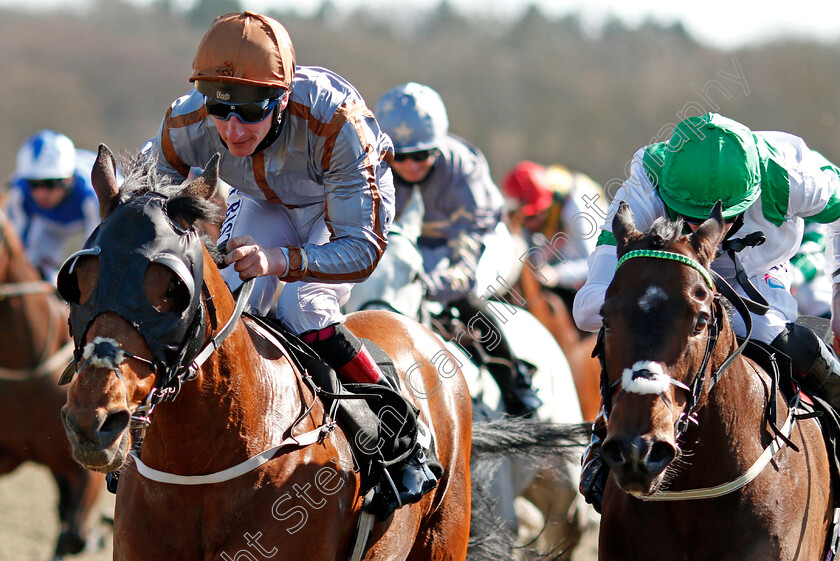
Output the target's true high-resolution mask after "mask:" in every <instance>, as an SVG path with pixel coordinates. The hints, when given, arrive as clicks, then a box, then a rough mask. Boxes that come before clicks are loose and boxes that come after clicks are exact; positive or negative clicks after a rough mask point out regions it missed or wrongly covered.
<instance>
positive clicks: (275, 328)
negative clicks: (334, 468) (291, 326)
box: [243, 313, 431, 502]
mask: <svg viewBox="0 0 840 561" xmlns="http://www.w3.org/2000/svg"><path fill="white" fill-rule="evenodd" d="M243 315H245V316H247V317H249V318H250V319H252V320H253V321H255V322H256V323H258V324H259V325H260V326H261V327H263V328H264V329H266V330H267V331H269V332H270V333H271V334H272V335H274V336H275V337H277V339H278V340H279V341H281V342H282V343H283V345H284V346H285V347H286V349H287V350H288V351H289V354H290V355H291V357H292V360H293V361H294V362H295V363H296V366H297V367H298V369H299V370H300V372H301V373H302V374H303V377H304V380H305V381H307V382H308V383H310V386H312V389H313V391H314V392H315V394H316V395H317V396H318V397H319V398H320V399H321V401H322V402H323V404H324V414H325V416H326V417H327V418H326V419H325V420H324V421H325V423H327V424H329V423H331V422H332V420H333V419H334V420H335V421H336V423H337V424H338V426H340V427H341V429H342V430H343V431H344V433H345V435H346V436H347V442H348V444H349V446H350V452H351V454H352V456H353V460H354V466H353V470H354V471H356V472H358V473H359V474H360V476H361V480H362V493H363V494H365V495H366V496H367V497H368V498H371V499H372V493H369V491H371V490H373V489H374V488H375V487H376V486H377V485H378V484H379V482H380V480H381V479H382V476H383V475H384V472H385V469H386V468H388V467H390V466H392V465H394V464H397V463H399V462H401V461H403V460H405V459H406V458H407V457H408V455H409V454H410V453H411V452H412V451H413V450H414V448H415V445H416V444H417V430H416V427H417V425H418V420H417V415H418V410H417V409H416V408H415V407H414V406H413V405H411V404H410V403H408V401H406V400H405V399H404V398H403V397H402V396H401V395H400V394H399V393H397V392H396V391H395V390H393V389H391V388H389V387H386V386H384V385H382V384H367V383H345V382H342V381H341V380H340V379H339V378H338V376H337V375H336V373H335V371H334V370H333V369H332V368H330V367H329V366H328V365H327V364H326V363H324V361H323V360H321V358H320V357H319V356H318V354H317V353H316V352H315V351H314V350H312V348H311V347H309V345H307V344H306V343H304V342H303V341H301V340H300V339H299V338H298V337H297V336H295V335H293V334H292V333H290V332H289V331H288V330H286V328H285V327H284V326H283V325H282V323H281V322H280V320H278V319H276V318H273V317H269V316H257V315H252V314H248V313H246V314H243ZM361 341H362V343H363V344H364V345H365V347H367V349H368V350H369V351H370V353H371V355H372V356H373V357H374V359H375V360H376V363H377V364H378V365H379V368H380V369H381V370H382V372H383V374H385V376H387V377H388V379H389V382H390V384H391V385H392V387H395V388H398V387H400V386H399V375H398V373H397V370H396V367H395V366H394V362H393V360H392V359H391V357H389V356H388V355H387V354H386V353H385V351H383V350H382V349H380V348H379V347H378V346H377V345H376V344H375V343H373V341H370V340H368V339H362V340H361ZM429 446H431V444H429V445H428V446H424V447H426V448H428V447H429ZM366 502H367V499H366Z"/></svg>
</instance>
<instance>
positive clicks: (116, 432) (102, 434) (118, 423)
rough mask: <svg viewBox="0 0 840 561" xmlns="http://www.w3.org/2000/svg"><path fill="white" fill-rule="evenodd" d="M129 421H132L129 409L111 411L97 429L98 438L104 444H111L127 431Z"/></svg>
mask: <svg viewBox="0 0 840 561" xmlns="http://www.w3.org/2000/svg"><path fill="white" fill-rule="evenodd" d="M129 421H131V415H130V414H129V413H128V411H127V410H125V411H117V412H116V413H110V414H109V415H108V416H107V417H106V418H105V421H103V423H102V426H100V427H99V430H98V431H97V437H98V439H99V440H100V442H102V443H103V444H110V443H111V442H113V441H114V440H116V439H117V438H118V437H119V436H120V435H121V434H122V433H123V431H125V429H126V428H127V427H128V423H129Z"/></svg>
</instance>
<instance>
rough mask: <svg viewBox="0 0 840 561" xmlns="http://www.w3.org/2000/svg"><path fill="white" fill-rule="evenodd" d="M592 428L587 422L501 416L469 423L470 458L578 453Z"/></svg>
mask: <svg viewBox="0 0 840 561" xmlns="http://www.w3.org/2000/svg"><path fill="white" fill-rule="evenodd" d="M591 430H592V424H591V423H565V424H564V423H548V422H545V421H538V420H533V419H523V418H521V417H507V416H505V417H501V418H499V419H494V420H492V421H486V422H474V423H473V424H472V459H474V460H479V461H482V462H483V461H487V460H489V459H491V458H498V457H502V456H511V455H514V456H516V457H527V458H536V459H552V458H557V457H558V456H560V457H562V458H567V457H569V455H571V454H580V447H581V446H586V444H587V442H588V441H589V435H590V433H591Z"/></svg>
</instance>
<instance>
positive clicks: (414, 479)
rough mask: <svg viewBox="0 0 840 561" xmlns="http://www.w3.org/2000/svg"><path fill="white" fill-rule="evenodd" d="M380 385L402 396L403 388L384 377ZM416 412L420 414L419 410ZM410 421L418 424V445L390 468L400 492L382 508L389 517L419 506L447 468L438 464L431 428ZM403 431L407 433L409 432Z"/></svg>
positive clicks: (387, 496)
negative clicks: (400, 510) (397, 511)
mask: <svg viewBox="0 0 840 561" xmlns="http://www.w3.org/2000/svg"><path fill="white" fill-rule="evenodd" d="M377 383H378V384H379V385H381V386H385V387H386V388H390V389H392V390H394V391H395V392H397V393H400V391H399V388H397V387H395V384H394V383H393V381H392V380H391V379H390V378H388V377H387V376H384V375H383V376H382V379H381V380H380V381H379V382H377ZM408 406H409V407H411V408H412V409H413V407H414V406H413V405H411V404H410V403H408ZM413 410H414V411H416V409H413ZM406 417H407V419H406V420H405V421H406V422H411V421H412V420H413V422H414V427H413V429H409V430H414V431H416V432H417V442H415V444H414V447H413V448H412V449H411V451H410V452H409V453H408V455H407V456H406V458H405V459H404V460H402V461H400V462H397V463H396V464H394V465H392V466H391V467H389V468H387V471H388V475H387V476H386V477H390V478H391V481H392V482H393V484H394V486H395V487H396V491H397V493H396V494H394V493H393V491H394V489H390V491H391V492H390V493H388V492H386V493H385V494H384V497H383V500H382V501H381V507H380V508H384V510H385V511H386V512H387V513H390V512H392V511H394V510H396V509H398V508H399V507H401V506H402V505H405V504H411V503H416V502H418V501H419V500H420V499H422V498H423V496H424V495H425V494H426V493H428V492H429V491H431V490H432V489H434V488H435V487H437V484H438V479H439V478H440V477H441V476H442V475H443V466H442V465H441V464H440V462H439V461H438V459H437V456H436V455H435V450H434V447H433V446H432V444H431V439H432V435H431V432H430V431H429V428H428V427H427V426H426V425H425V424H424V423H423V422H422V421H420V419H418V418H417V417H416V416H411V415H406ZM383 422H385V423H387V420H385V419H384V418H383ZM392 430H394V432H395V433H397V432H399V429H398V428H397V427H395V428H394V429H392ZM402 430H403V432H404V431H405V429H402ZM385 516H387V514H385Z"/></svg>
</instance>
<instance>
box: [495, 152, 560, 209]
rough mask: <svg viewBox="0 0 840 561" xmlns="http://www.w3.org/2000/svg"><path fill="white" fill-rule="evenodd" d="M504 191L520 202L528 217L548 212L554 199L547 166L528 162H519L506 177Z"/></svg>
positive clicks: (503, 184) (507, 195)
mask: <svg viewBox="0 0 840 561" xmlns="http://www.w3.org/2000/svg"><path fill="white" fill-rule="evenodd" d="M502 191H503V192H504V194H505V196H506V197H508V198H510V199H514V200H515V201H518V203H519V205H520V209H521V210H522V212H523V213H524V215H525V216H526V217H527V216H534V215H536V214H539V213H540V212H542V211H544V210H546V209H547V208H548V207H550V206H551V202H552V200H553V198H554V191H553V190H552V188H551V185H550V184H549V179H548V173H547V171H546V168H545V166H541V165H539V164H535V163H534V162H528V161H523V162H519V163H518V164H516V165H515V166H513V168H512V169H511V170H510V171H509V172H508V173H507V175H505V178H504V181H503V182H502Z"/></svg>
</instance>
